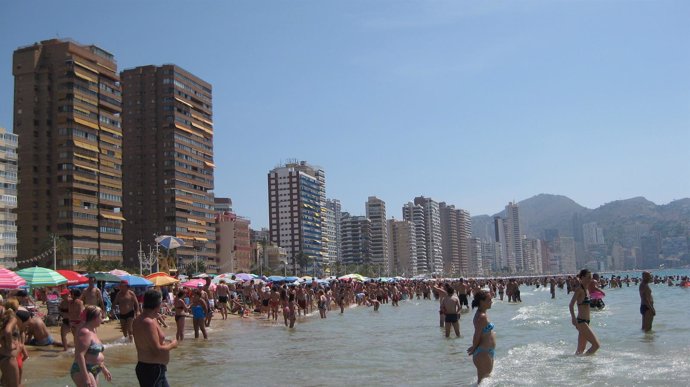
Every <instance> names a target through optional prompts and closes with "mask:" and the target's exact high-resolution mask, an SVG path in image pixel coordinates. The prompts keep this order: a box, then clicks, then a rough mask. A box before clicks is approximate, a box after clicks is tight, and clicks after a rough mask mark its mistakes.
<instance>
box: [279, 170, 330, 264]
mask: <svg viewBox="0 0 690 387" xmlns="http://www.w3.org/2000/svg"><path fill="white" fill-rule="evenodd" d="M268 204H269V228H270V230H271V242H273V243H275V244H277V245H278V246H280V247H283V248H284V249H285V250H286V253H287V255H288V260H289V264H290V265H292V269H293V271H294V272H295V273H296V271H297V268H298V266H301V265H302V264H303V263H306V262H308V263H310V266H312V265H313V268H315V269H318V270H319V271H320V270H322V265H323V264H327V263H329V262H328V261H326V260H325V259H324V257H325V256H326V255H327V254H328V252H327V250H324V243H323V238H324V233H323V222H324V218H323V216H322V215H323V212H324V208H325V205H326V173H325V172H324V170H323V169H322V168H320V167H317V166H312V165H310V164H308V163H307V162H306V161H300V162H296V161H294V162H289V163H286V164H284V165H280V166H278V167H276V168H274V169H273V170H271V171H270V172H269V173H268ZM326 248H327V247H326ZM300 262H301V263H300Z"/></svg>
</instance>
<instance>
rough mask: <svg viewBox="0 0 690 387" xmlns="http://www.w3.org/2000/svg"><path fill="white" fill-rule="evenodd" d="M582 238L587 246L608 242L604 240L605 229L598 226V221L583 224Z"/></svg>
mask: <svg viewBox="0 0 690 387" xmlns="http://www.w3.org/2000/svg"><path fill="white" fill-rule="evenodd" d="M582 238H583V242H584V244H585V248H589V247H590V246H601V245H605V244H606V241H605V240H604V230H603V229H602V228H601V227H599V226H597V222H590V223H585V224H583V225H582Z"/></svg>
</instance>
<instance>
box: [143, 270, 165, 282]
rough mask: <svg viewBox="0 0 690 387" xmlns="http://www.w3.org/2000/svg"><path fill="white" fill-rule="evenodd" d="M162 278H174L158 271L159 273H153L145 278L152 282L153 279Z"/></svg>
mask: <svg viewBox="0 0 690 387" xmlns="http://www.w3.org/2000/svg"><path fill="white" fill-rule="evenodd" d="M160 276H164V277H172V276H171V275H170V274H168V273H164V272H162V271H157V272H155V273H151V274H149V275H147V276H145V277H144V278H146V279H148V280H150V279H151V278H153V277H160Z"/></svg>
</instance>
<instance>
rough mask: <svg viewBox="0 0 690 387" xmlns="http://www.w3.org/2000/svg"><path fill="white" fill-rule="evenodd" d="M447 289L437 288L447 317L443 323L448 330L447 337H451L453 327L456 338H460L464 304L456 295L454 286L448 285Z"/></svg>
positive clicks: (442, 308)
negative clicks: (461, 315) (461, 312)
mask: <svg viewBox="0 0 690 387" xmlns="http://www.w3.org/2000/svg"><path fill="white" fill-rule="evenodd" d="M445 287H446V288H445V289H443V288H442V287H440V286H436V287H435V289H436V291H437V292H438V293H439V295H440V299H441V310H442V311H443V313H444V314H443V315H444V316H445V317H444V321H443V322H444V325H445V328H446V337H450V327H451V326H453V329H454V330H455V336H457V337H460V310H461V309H462V303H461V302H460V299H459V298H458V296H456V295H455V289H453V287H452V286H450V285H448V284H446V286H445ZM465 297H467V295H465Z"/></svg>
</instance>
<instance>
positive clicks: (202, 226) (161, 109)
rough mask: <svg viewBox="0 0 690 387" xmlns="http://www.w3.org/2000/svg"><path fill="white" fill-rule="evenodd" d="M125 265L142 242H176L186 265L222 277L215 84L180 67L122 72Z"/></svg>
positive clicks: (179, 255) (181, 260) (156, 67)
mask: <svg viewBox="0 0 690 387" xmlns="http://www.w3.org/2000/svg"><path fill="white" fill-rule="evenodd" d="M121 78H122V89H123V119H122V124H123V125H122V127H123V134H124V141H123V155H124V169H123V170H124V182H123V188H124V192H125V195H124V198H125V200H124V212H125V217H126V218H127V221H126V222H125V229H124V232H125V260H126V261H129V262H131V261H132V260H133V259H135V258H136V249H137V246H138V243H137V241H139V240H142V241H149V240H151V239H153V238H154V235H173V236H176V237H178V238H181V239H183V240H184V241H185V245H184V246H182V247H179V248H177V250H176V254H177V260H178V262H177V264H178V266H181V265H186V264H190V263H194V262H199V261H201V262H204V263H205V264H206V268H207V270H208V271H209V272H211V273H213V272H216V271H217V269H218V265H217V262H216V246H215V212H214V199H213V187H214V181H213V169H214V168H215V165H214V164H213V117H212V90H211V85H210V84H209V83H207V82H205V81H203V80H202V79H200V78H199V77H197V76H195V75H193V74H191V73H189V72H187V71H185V70H183V69H182V68H180V67H179V66H176V65H172V64H167V65H163V66H153V65H151V66H141V67H136V68H133V69H128V70H125V71H123V72H122V74H121Z"/></svg>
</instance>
